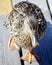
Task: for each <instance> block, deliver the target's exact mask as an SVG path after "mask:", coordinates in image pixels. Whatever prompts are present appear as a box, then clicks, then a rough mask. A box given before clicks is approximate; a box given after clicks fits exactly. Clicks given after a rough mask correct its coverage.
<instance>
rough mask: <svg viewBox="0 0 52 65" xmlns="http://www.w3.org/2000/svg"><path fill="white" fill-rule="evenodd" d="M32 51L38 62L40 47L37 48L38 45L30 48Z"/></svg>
mask: <svg viewBox="0 0 52 65" xmlns="http://www.w3.org/2000/svg"><path fill="white" fill-rule="evenodd" d="M32 53H33V55H34V56H35V58H36V60H37V61H38V62H39V61H40V49H39V45H38V46H36V47H35V48H33V49H32Z"/></svg>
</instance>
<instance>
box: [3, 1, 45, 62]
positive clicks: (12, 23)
mask: <svg viewBox="0 0 52 65" xmlns="http://www.w3.org/2000/svg"><path fill="white" fill-rule="evenodd" d="M4 26H5V27H6V28H7V29H8V31H9V33H10V38H9V41H8V47H9V49H10V50H13V49H14V46H15V48H17V49H19V48H20V47H21V48H24V49H28V50H29V51H28V52H27V53H26V54H24V56H22V57H21V59H23V60H27V61H29V62H32V61H33V59H34V56H33V55H32V54H31V53H30V50H31V49H32V48H35V47H36V46H37V45H39V42H38V40H37V39H36V35H37V37H38V39H41V37H42V36H43V35H44V33H45V32H46V22H45V18H44V16H43V13H42V11H41V9H40V8H39V7H38V6H37V5H35V4H33V3H30V2H28V1H22V2H19V3H17V4H15V5H14V7H13V9H12V11H11V12H10V13H9V14H8V15H7V17H6V21H5V23H4ZM11 47H12V49H11ZM26 58H28V59H26Z"/></svg>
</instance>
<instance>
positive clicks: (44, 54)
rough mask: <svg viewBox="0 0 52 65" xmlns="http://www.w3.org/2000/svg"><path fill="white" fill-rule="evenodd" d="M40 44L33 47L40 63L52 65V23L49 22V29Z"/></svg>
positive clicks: (41, 64)
mask: <svg viewBox="0 0 52 65" xmlns="http://www.w3.org/2000/svg"><path fill="white" fill-rule="evenodd" d="M39 42H40V44H39V46H36V48H33V49H32V52H33V53H34V54H36V55H37V56H38V57H39V58H40V59H39V61H38V62H39V64H40V65H52V25H51V24H50V23H47V29H46V32H45V34H44V35H43V37H42V38H41V39H40V41H39Z"/></svg>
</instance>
